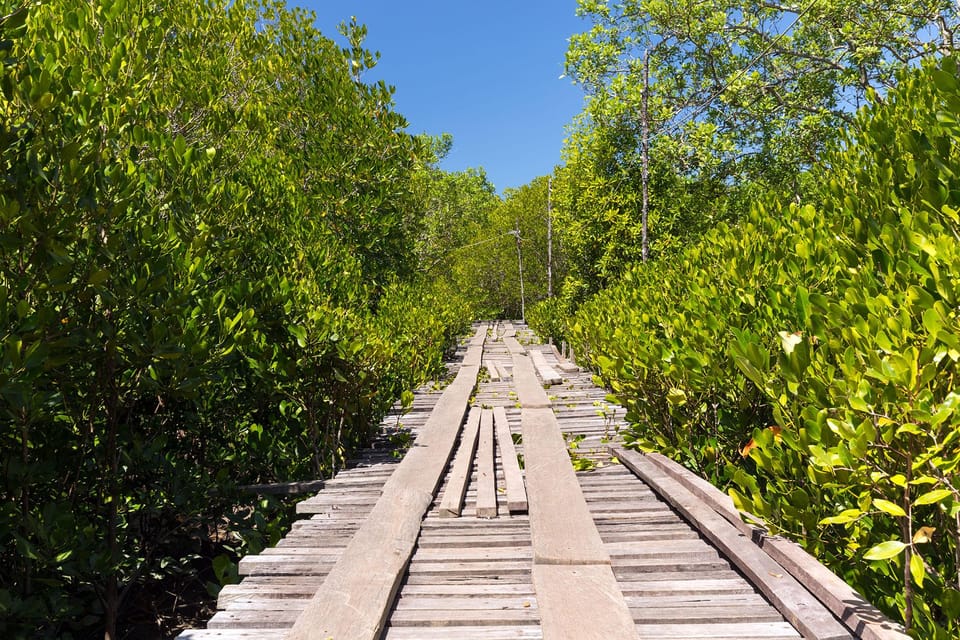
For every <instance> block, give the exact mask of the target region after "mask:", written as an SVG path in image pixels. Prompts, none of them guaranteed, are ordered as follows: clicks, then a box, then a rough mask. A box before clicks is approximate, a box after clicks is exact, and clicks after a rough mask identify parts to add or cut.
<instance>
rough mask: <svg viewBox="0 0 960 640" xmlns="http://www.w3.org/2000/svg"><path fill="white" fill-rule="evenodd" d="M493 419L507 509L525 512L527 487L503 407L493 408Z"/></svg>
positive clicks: (526, 507)
mask: <svg viewBox="0 0 960 640" xmlns="http://www.w3.org/2000/svg"><path fill="white" fill-rule="evenodd" d="M493 421H494V424H495V426H496V431H497V448H498V449H499V450H500V461H501V464H502V465H503V480H504V485H505V491H506V494H507V509H508V510H509V511H510V513H526V512H527V509H528V506H527V488H526V485H525V483H524V480H523V471H521V470H520V463H519V461H518V460H517V449H516V447H515V446H514V444H513V436H512V435H511V432H510V419H509V418H507V411H506V409H505V408H504V407H494V408H493Z"/></svg>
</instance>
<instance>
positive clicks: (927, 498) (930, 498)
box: [913, 489, 953, 507]
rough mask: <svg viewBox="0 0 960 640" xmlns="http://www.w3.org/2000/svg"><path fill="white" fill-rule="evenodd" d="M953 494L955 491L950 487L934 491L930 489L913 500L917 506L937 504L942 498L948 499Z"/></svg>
mask: <svg viewBox="0 0 960 640" xmlns="http://www.w3.org/2000/svg"><path fill="white" fill-rule="evenodd" d="M952 495H953V492H952V491H950V490H949V489H935V490H933V491H928V492H927V493H925V494H923V495H922V496H920V497H918V498H917V499H916V500H914V501H913V504H914V505H915V506H918V507H919V506H921V505H925V504H935V503H937V502H940V501H941V500H946V499H947V498H949V497H950V496H952Z"/></svg>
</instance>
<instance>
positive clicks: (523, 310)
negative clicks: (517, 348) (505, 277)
mask: <svg viewBox="0 0 960 640" xmlns="http://www.w3.org/2000/svg"><path fill="white" fill-rule="evenodd" d="M513 235H515V236H516V237H517V267H518V268H519V270H520V320H521V321H523V322H526V321H527V308H526V303H525V301H524V297H523V253H522V252H521V251H520V221H519V220H517V228H516V230H514V232H513Z"/></svg>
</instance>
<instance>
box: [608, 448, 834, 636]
mask: <svg viewBox="0 0 960 640" xmlns="http://www.w3.org/2000/svg"><path fill="white" fill-rule="evenodd" d="M613 453H614V455H615V456H616V457H617V458H618V459H619V460H620V461H621V462H622V463H623V464H625V465H627V466H628V467H629V468H630V469H631V470H632V471H633V472H634V473H636V474H637V475H638V476H639V477H640V478H641V479H642V480H643V481H644V482H646V483H647V484H648V485H650V486H651V487H653V489H654V490H656V491H657V492H658V493H659V494H660V495H661V497H663V498H664V499H665V500H667V501H668V502H669V503H670V504H671V505H672V506H673V507H674V508H675V509H677V510H678V511H679V512H680V513H681V514H682V515H683V516H684V517H685V518H687V519H688V520H689V521H690V522H692V523H693V524H694V525H695V526H696V527H697V528H698V529H699V531H701V533H702V534H703V535H704V536H705V537H706V538H707V539H709V540H710V541H711V542H712V543H713V544H715V545H716V546H717V547H718V548H719V549H720V550H721V551H722V552H723V553H724V555H726V556H727V557H728V558H729V559H730V560H731V561H732V562H734V563H735V564H736V565H737V567H738V568H739V569H740V571H742V572H743V573H744V575H746V576H747V578H749V579H750V581H751V582H752V583H753V584H754V586H756V587H757V588H758V589H760V591H761V592H762V593H763V594H764V595H765V596H766V597H767V598H768V599H769V600H770V602H772V603H773V605H774V606H776V607H777V609H778V610H779V611H780V612H781V613H782V614H783V616H784V617H785V618H786V619H787V621H789V622H790V623H791V624H793V625H794V626H795V627H796V628H797V629H799V630H800V632H801V633H803V635H804V637H806V638H811V639H813V638H815V639H817V640H846V639H848V638H852V637H853V636H852V634H851V633H850V631H849V630H848V629H847V628H846V627H844V626H843V624H841V623H840V622H839V621H838V620H837V619H836V618H835V617H834V616H833V614H832V613H831V612H830V611H829V610H827V609H826V607H824V606H823V605H822V603H820V601H818V600H817V599H816V598H815V597H814V596H813V595H811V594H810V592H809V591H807V590H806V589H805V588H804V587H803V586H802V585H801V584H800V583H799V582H797V580H796V579H795V578H794V577H793V576H792V575H790V574H789V572H788V571H787V570H786V569H784V568H783V567H782V566H781V565H780V564H778V563H776V562H775V561H774V560H773V559H772V558H770V556H768V555H767V554H766V553H764V552H763V551H762V550H761V549H760V548H759V547H757V546H756V545H755V544H753V542H751V541H750V539H749V538H748V537H746V536H744V535H743V533H741V532H740V531H739V530H738V529H737V528H736V527H734V526H733V525H732V524H731V523H730V522H728V521H727V520H726V518H724V517H723V516H721V515H720V514H718V513H717V512H716V511H714V510H713V509H712V508H710V507H709V506H708V505H707V504H705V503H704V502H703V501H702V500H700V499H699V498H698V497H697V496H695V495H694V494H693V493H691V492H690V491H689V490H687V489H686V487H684V486H683V485H681V484H680V483H679V482H677V481H676V480H674V479H673V478H671V477H670V476H669V475H667V474H666V473H665V472H664V471H663V470H662V469H660V468H659V467H658V466H657V465H655V464H654V463H652V462H650V461H649V460H647V459H645V456H643V455H642V454H640V453H637V452H636V451H630V450H626V449H622V448H617V449H614V451H613Z"/></svg>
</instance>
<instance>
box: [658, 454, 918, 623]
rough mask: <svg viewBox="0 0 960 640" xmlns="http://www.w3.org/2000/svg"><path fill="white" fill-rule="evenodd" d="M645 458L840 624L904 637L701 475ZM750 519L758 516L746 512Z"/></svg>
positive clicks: (844, 585)
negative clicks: (784, 572) (771, 561)
mask: <svg viewBox="0 0 960 640" xmlns="http://www.w3.org/2000/svg"><path fill="white" fill-rule="evenodd" d="M647 458H648V459H649V460H650V461H651V462H653V463H654V464H656V465H657V466H658V467H660V468H661V469H662V470H663V471H664V472H666V473H667V474H668V475H669V476H670V477H672V478H673V479H675V480H677V481H678V482H679V483H681V484H682V485H683V486H684V487H686V488H687V489H688V490H689V491H690V492H691V493H693V494H694V495H696V496H697V497H698V498H700V499H701V500H703V501H704V502H705V503H707V504H708V505H710V507H711V508H713V509H714V510H715V511H716V512H717V513H719V514H720V515H722V516H723V517H724V518H726V519H727V521H729V522H730V523H731V524H733V525H734V526H735V527H737V528H738V529H739V530H740V531H741V532H743V533H744V534H745V535H748V536H750V538H751V539H752V540H754V541H755V542H757V543H758V544H759V545H760V547H761V548H762V549H763V550H764V551H766V552H767V554H768V555H769V556H770V557H772V558H773V559H774V560H776V561H777V562H778V563H779V564H781V565H782V566H783V567H784V568H785V569H787V571H789V572H790V574H791V575H793V577H795V578H796V579H797V580H798V581H800V582H801V583H802V584H803V585H805V586H806V587H807V589H809V590H810V591H811V593H813V595H814V596H816V598H817V599H818V600H820V601H821V602H823V604H824V605H826V606H827V608H829V609H830V611H831V612H833V614H834V615H835V616H836V617H838V618H839V619H840V620H841V621H842V622H843V623H844V625H846V627H847V628H848V629H850V630H852V631H853V632H854V633H855V634H856V635H857V636H858V637H860V638H863V639H864V640H907V638H909V636H907V635H906V633H905V632H904V630H903V627H901V626H900V625H898V624H896V623H895V622H893V621H892V620H890V619H889V618H887V617H886V616H885V615H884V614H883V612H881V611H880V610H879V609H877V608H876V607H874V606H873V605H872V604H870V603H869V602H867V600H866V599H865V598H864V597H863V596H862V595H860V593H858V592H857V591H856V590H854V589H853V588H852V587H851V586H850V585H848V584H847V583H846V582H845V581H844V580H843V579H842V578H840V577H839V576H838V575H836V574H835V573H833V572H832V571H830V570H829V569H828V568H827V567H825V566H824V565H823V564H822V563H820V562H819V561H818V560H817V559H816V558H814V557H813V556H811V555H810V554H808V553H807V552H806V551H804V550H803V549H802V548H801V547H800V546H799V545H797V544H796V543H793V542H791V541H789V540H786V539H784V538H779V537H771V536H769V535H766V533H765V532H764V531H762V530H761V529H758V528H756V527H754V526H752V525H750V524H749V523H747V522H744V521H743V518H742V517H741V514H740V512H739V511H738V510H737V508H736V507H735V506H734V504H733V500H732V499H731V498H730V496H728V495H727V494H725V493H723V492H722V491H720V490H719V489H717V488H716V487H715V486H713V485H712V484H710V483H709V482H707V481H706V480H705V479H703V478H701V477H700V476H698V475H696V474H694V473H693V472H692V471H690V470H689V469H687V468H686V467H683V466H682V465H680V464H678V463H677V462H675V461H673V460H671V459H670V458H667V457H666V456H663V455H661V454H658V453H652V454H647ZM748 517H749V518H750V519H752V520H755V521H756V520H759V519H758V518H757V517H756V516H753V515H750V514H748Z"/></svg>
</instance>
